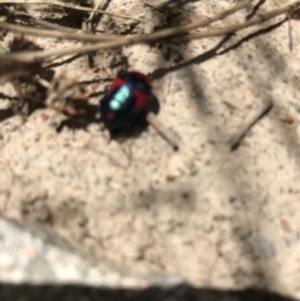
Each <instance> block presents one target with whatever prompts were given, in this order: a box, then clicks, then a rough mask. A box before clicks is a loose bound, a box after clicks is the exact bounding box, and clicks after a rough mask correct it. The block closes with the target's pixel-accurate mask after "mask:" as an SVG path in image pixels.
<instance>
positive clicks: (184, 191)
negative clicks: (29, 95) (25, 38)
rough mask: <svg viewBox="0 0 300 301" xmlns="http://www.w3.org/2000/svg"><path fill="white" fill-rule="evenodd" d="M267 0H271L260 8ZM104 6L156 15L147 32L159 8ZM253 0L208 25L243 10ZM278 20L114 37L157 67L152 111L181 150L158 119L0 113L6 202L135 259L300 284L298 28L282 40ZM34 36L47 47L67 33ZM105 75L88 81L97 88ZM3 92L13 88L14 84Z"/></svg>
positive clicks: (194, 6)
mask: <svg viewBox="0 0 300 301" xmlns="http://www.w3.org/2000/svg"><path fill="white" fill-rule="evenodd" d="M281 2H282V4H284V3H283V2H284V1H281ZM234 3H235V1H233V0H232V1H225V0H224V1H217V0H206V1H193V2H191V3H187V4H185V5H183V6H182V7H181V9H182V11H181V13H182V16H183V17H182V18H183V19H184V18H190V19H191V20H193V19H195V18H196V19H197V16H203V15H213V14H214V13H216V12H217V11H221V10H223V9H224V8H229V7H230V6H231V5H233V4H234ZM286 3H288V2H287V1H286ZM274 5H275V4H274V2H273V1H271V0H268V1H266V3H265V4H263V5H262V6H261V8H260V11H261V12H264V11H267V10H268V9H270V8H271V7H274ZM108 9H109V10H110V11H113V12H124V13H128V14H132V13H134V14H135V15H138V14H139V13H142V12H147V14H146V16H147V17H149V18H151V19H152V20H153V24H148V25H147V26H144V32H151V30H152V29H153V27H154V25H155V24H156V25H157V24H159V22H162V21H164V22H167V20H166V19H165V17H164V15H160V14H157V13H153V12H152V11H151V9H150V8H149V7H146V8H145V6H144V5H143V4H142V1H139V0H134V1H131V2H128V1H125V0H113V1H111V2H110V4H109V8H108ZM249 12H251V9H250V8H249V10H248V11H247V12H245V11H243V12H240V13H238V14H236V15H234V16H232V17H230V18H228V19H226V20H224V21H223V22H218V23H216V24H215V25H214V26H215V27H216V28H217V27H218V26H223V25H226V24H231V23H232V22H235V21H240V20H243V18H244V17H245V15H246V13H249ZM175 20H176V22H177V23H178V17H177V19H175ZM280 20H282V18H277V19H275V20H273V21H272V22H268V23H266V24H265V25H264V26H263V27H256V28H252V29H251V30H245V31H242V32H240V33H238V34H236V35H235V36H234V37H232V38H231V39H229V40H228V41H223V38H213V39H210V40H196V41H193V42H190V43H188V44H178V45H172V46H170V45H164V46H163V47H161V49H158V48H157V47H150V46H147V45H138V46H132V47H128V48H126V49H125V48H124V49H122V55H123V56H124V57H125V58H127V60H128V64H129V67H133V68H135V69H137V70H139V71H141V72H144V73H146V74H147V73H148V74H150V75H151V76H152V77H153V78H154V80H153V85H154V93H155V94H156V96H157V98H158V99H159V101H160V113H159V117H160V119H161V120H163V121H164V123H165V124H166V126H167V127H168V128H170V129H171V130H172V131H173V132H174V133H176V135H178V137H180V151H179V152H177V153H175V152H174V151H173V150H172V149H171V148H170V147H169V145H167V143H166V142H165V141H164V140H162V139H161V138H160V137H159V136H158V135H157V134H156V132H155V131H154V130H153V129H152V128H149V129H147V130H145V131H144V132H142V133H141V135H140V136H139V137H137V138H131V139H129V140H127V141H125V142H122V143H121V144H120V143H118V142H116V141H112V142H109V140H108V138H107V137H108V136H107V133H105V132H102V131H101V130H100V126H99V125H97V124H93V125H90V126H89V127H88V130H89V131H88V132H85V131H84V130H81V129H79V130H72V129H69V128H64V129H63V130H62V132H61V133H57V132H56V130H55V128H54V126H53V124H54V123H56V121H57V120H59V119H60V118H63V117H62V116H58V115H57V114H56V113H54V112H52V111H51V110H38V111H36V112H34V113H33V114H32V115H31V116H30V117H29V119H28V121H27V122H26V123H25V124H22V123H21V120H20V118H19V117H17V116H15V117H12V118H9V119H6V120H3V121H2V122H1V123H0V133H1V138H0V146H1V150H0V167H1V169H0V170H1V171H0V183H1V187H0V208H1V210H2V214H4V215H6V216H9V217H13V218H16V219H29V220H31V221H37V222H40V223H44V224H47V225H49V226H51V227H53V228H54V229H56V230H57V231H58V232H59V233H60V234H61V235H63V236H64V237H66V238H67V239H68V240H69V241H71V242H73V243H74V244H76V245H78V246H80V247H82V248H84V249H86V250H88V251H90V252H93V253H95V254H98V255H103V254H105V255H106V256H108V257H109V258H111V259H113V260H115V261H116V262H117V263H120V264H121V265H122V266H124V267H126V268H128V269H130V270H133V271H138V272H145V271H163V272H166V273H175V274H180V275H182V276H183V277H185V278H186V279H187V280H188V281H189V282H190V283H191V284H195V285H197V286H202V287H218V288H237V289H238V288H242V287H248V286H256V287H264V288H269V289H270V290H272V291H276V292H280V293H283V294H287V295H290V296H293V297H298V298H300V286H299V279H300V202H299V201H300V199H299V193H300V184H299V180H300V168H299V162H300V161H299V160H300V148H299V146H300V140H299V139H300V137H299V135H300V124H299V120H300V115H299V113H300V104H299V96H300V92H299V88H298V87H299V80H300V79H299V74H300V54H299V53H300V52H299V49H300V29H299V28H298V21H293V41H294V50H293V52H292V53H290V52H289V49H288V35H287V33H288V24H287V22H285V23H283V24H281V23H278V22H279V21H280ZM103 22H104V21H103ZM122 22H123V21H122ZM172 22H173V23H172ZM176 22H175V23H176ZM179 22H180V20H179ZM175 23H174V20H173V21H172V20H171V24H173V25H174V24H175ZM274 24H276V25H275V26H271V25H274ZM262 28H263V30H262ZM11 38H12V35H10V34H9V35H7V36H5V38H4V42H5V43H7V42H8V41H9V40H10V39H11ZM33 40H34V41H35V42H36V43H38V44H40V45H43V46H45V45H47V48H48V49H49V48H62V47H68V46H70V45H74V44H72V42H64V41H59V42H57V41H55V40H51V39H45V38H43V39H41V38H33ZM76 44H77V45H78V43H76ZM168 54H169V57H168ZM116 57H117V59H120V55H119V58H118V55H116V52H113V51H109V52H104V53H99V54H98V55H97V56H96V65H97V68H94V69H90V68H89V67H88V61H87V57H86V56H83V57H80V58H78V59H76V60H73V61H72V62H70V63H68V64H64V65H62V66H59V67H57V68H56V72H57V74H59V73H60V72H62V71H66V72H67V74H69V75H70V76H71V77H76V78H78V79H79V80H82V81H83V80H92V79H95V78H96V79H99V78H106V77H113V76H114V75H115V74H116V72H117V68H111V67H110V66H111V63H112V60H114V59H116ZM106 84H107V83H100V84H96V85H95V84H93V85H91V86H90V89H91V91H102V90H103V88H104V86H105V85H106ZM0 92H1V93H4V94H5V95H9V96H14V95H15V91H14V89H13V87H12V86H11V85H10V84H6V85H4V86H2V87H0ZM267 100H272V102H273V104H274V105H273V108H272V110H271V112H270V113H269V114H268V115H267V116H266V117H264V118H263V119H262V120H261V121H259V122H258V123H257V124H256V125H255V126H254V127H253V129H252V130H251V131H250V133H249V134H248V135H247V136H246V138H245V139H244V140H243V142H242V144H241V146H240V147H239V148H238V149H237V150H236V151H234V152H231V151H230V147H229V140H230V138H231V137H232V135H233V134H234V133H235V132H236V131H237V130H238V129H239V128H240V127H241V126H242V124H243V122H244V121H245V120H246V119H247V118H248V116H249V115H251V113H253V111H255V110H257V109H258V108H259V107H260V106H262V103H263V102H264V101H267ZM91 101H94V102H97V101H98V99H97V98H95V99H91ZM0 104H1V107H2V108H6V107H7V106H8V105H9V100H8V99H6V98H5V97H3V99H2V100H1V102H0ZM45 114H46V115H47V116H48V117H49V118H48V119H47V118H45ZM130 153H131V157H132V158H131V160H129V155H128V154H130ZM108 154H109V156H108Z"/></svg>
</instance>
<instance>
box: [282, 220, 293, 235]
mask: <svg viewBox="0 0 300 301" xmlns="http://www.w3.org/2000/svg"><path fill="white" fill-rule="evenodd" d="M280 224H281V227H282V229H283V230H284V231H285V232H289V233H291V232H292V228H291V225H290V223H289V222H288V221H287V220H286V219H282V220H281V221H280Z"/></svg>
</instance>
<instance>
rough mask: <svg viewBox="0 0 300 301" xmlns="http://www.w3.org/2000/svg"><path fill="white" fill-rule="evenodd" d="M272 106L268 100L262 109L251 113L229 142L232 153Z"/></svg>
mask: <svg viewBox="0 0 300 301" xmlns="http://www.w3.org/2000/svg"><path fill="white" fill-rule="evenodd" d="M272 105H273V103H272V101H271V100H268V101H267V102H266V103H264V104H263V106H262V107H260V108H259V109H258V110H257V111H256V112H254V113H253V115H252V116H250V117H249V119H248V121H247V122H245V124H244V126H243V127H242V128H241V129H240V130H239V131H238V132H237V133H236V134H234V135H233V137H232V138H231V142H230V145H231V146H230V148H231V150H232V151H234V150H235V149H237V148H238V146H239V145H240V142H241V140H242V139H243V138H244V137H245V135H246V134H247V133H248V131H249V130H250V129H251V128H252V127H253V126H254V125H255V124H256V122H257V121H258V120H260V119H261V118H262V117H264V116H265V115H266V114H267V113H268V112H269V111H270V110H271V108H272Z"/></svg>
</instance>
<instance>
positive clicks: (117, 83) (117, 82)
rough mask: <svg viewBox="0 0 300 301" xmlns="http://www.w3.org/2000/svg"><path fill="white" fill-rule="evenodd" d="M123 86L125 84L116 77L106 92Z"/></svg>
mask: <svg viewBox="0 0 300 301" xmlns="http://www.w3.org/2000/svg"><path fill="white" fill-rule="evenodd" d="M124 84H126V82H125V81H124V80H123V79H122V78H120V77H116V78H115V80H114V81H113V82H112V84H111V85H110V87H109V89H108V92H111V91H113V90H114V89H116V88H119V87H121V86H123V85H124Z"/></svg>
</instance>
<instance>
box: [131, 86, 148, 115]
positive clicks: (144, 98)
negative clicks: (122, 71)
mask: <svg viewBox="0 0 300 301" xmlns="http://www.w3.org/2000/svg"><path fill="white" fill-rule="evenodd" d="M133 94H134V96H135V99H136V100H135V103H134V109H135V110H136V111H139V110H141V109H142V108H143V107H144V106H145V105H146V103H147V102H148V101H149V98H150V95H149V94H145V93H142V92H140V91H138V90H136V89H134V90H133Z"/></svg>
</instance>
